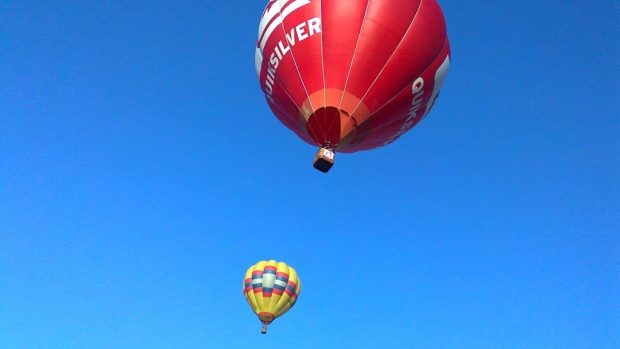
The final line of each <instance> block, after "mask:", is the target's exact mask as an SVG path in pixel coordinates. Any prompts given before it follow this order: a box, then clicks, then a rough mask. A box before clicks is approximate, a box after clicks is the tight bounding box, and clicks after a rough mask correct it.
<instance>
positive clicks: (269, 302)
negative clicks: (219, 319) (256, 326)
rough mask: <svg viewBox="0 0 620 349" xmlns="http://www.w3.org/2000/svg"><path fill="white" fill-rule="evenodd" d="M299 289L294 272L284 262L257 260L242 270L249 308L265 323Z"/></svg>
mask: <svg viewBox="0 0 620 349" xmlns="http://www.w3.org/2000/svg"><path fill="white" fill-rule="evenodd" d="M300 291H301V280H299V277H298V276H297V272H296V271H295V269H293V268H292V267H290V266H288V265H287V264H286V263H284V262H277V261H274V260H270V261H260V262H258V263H256V264H254V265H253V266H251V267H250V268H248V270H247V271H246V273H245V279H244V281H243V295H244V297H245V299H246V301H247V302H248V304H249V305H250V308H252V310H253V311H254V313H255V314H256V315H257V316H258V318H259V320H260V321H261V322H262V323H263V325H264V326H263V333H265V332H266V331H267V328H266V326H267V325H269V324H270V323H271V322H272V321H273V320H275V319H276V318H278V317H280V316H282V315H283V314H284V313H286V312H287V311H288V310H289V309H290V308H291V307H292V306H293V305H295V302H297V297H298V296H299V292H300Z"/></svg>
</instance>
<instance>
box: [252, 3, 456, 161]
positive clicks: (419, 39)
mask: <svg viewBox="0 0 620 349" xmlns="http://www.w3.org/2000/svg"><path fill="white" fill-rule="evenodd" d="M255 63H256V72H257V74H258V77H259V81H260V85H261V88H262V90H263V92H264V94H265V97H266V99H267V102H268V104H269V107H270V108H271V110H272V111H273V113H274V114H275V115H276V116H277V117H278V119H280V121H281V122H282V123H283V124H284V125H286V126H287V127H288V128H289V129H291V130H293V131H294V132H295V133H296V134H297V135H298V136H299V137H300V138H301V139H303V140H304V141H306V142H308V143H310V144H312V145H316V146H318V147H320V148H319V151H318V153H317V155H316V157H315V161H314V166H315V167H316V168H317V169H319V170H321V171H323V172H327V171H328V170H329V169H330V168H331V166H332V165H333V162H334V152H335V151H338V152H345V153H346V152H356V151H361V150H369V149H373V148H376V147H380V146H383V145H386V144H389V143H391V142H393V141H395V140H396V139H398V138H399V137H400V136H401V135H403V134H404V133H405V132H407V131H408V130H410V129H411V128H412V127H414V126H415V125H416V124H417V123H419V122H420V120H422V118H424V116H425V115H426V114H428V112H429V111H430V110H431V108H432V107H433V104H434V103H435V100H436V99H437V96H438V95H439V90H440V88H441V86H442V84H443V82H444V79H445V77H446V74H447V71H448V68H449V65H450V45H449V42H448V37H447V34H446V25H445V20H444V17H443V13H442V11H441V9H440V7H439V5H438V4H437V1H436V0H270V1H269V2H268V3H267V6H266V8H265V10H264V12H263V15H262V17H261V20H260V25H259V30H258V41H257V44H256V60H255Z"/></svg>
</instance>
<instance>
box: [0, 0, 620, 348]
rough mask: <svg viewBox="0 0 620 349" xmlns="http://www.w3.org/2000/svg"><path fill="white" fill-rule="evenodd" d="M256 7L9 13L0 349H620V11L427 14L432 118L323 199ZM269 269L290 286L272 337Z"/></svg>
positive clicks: (464, 9) (3, 19)
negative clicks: (254, 276)
mask: <svg viewBox="0 0 620 349" xmlns="http://www.w3.org/2000/svg"><path fill="white" fill-rule="evenodd" d="M264 3H265V2H264V1H244V2H232V1H229V2H224V1H218V2H215V1H183V2H170V1H150V2H137V1H125V2H122V4H121V3H118V4H116V3H115V4H112V3H106V2H95V1H80V2H75V1H72V2H70V1H5V2H2V3H1V4H0V347H1V348H14V349H21V348H241V347H246V346H249V345H251V346H275V345H278V346H288V347H293V348H300V349H303V348H343V347H344V348H614V347H616V348H617V347H618V346H619V345H620V335H619V332H618V328H620V300H619V298H618V294H619V293H620V279H619V275H620V274H619V273H620V257H619V256H620V219H619V218H618V212H620V184H619V183H620V165H619V164H620V137H619V135H620V121H619V116H620V112H619V110H620V98H619V97H618V90H619V88H620V84H619V83H618V81H619V78H620V72H619V69H618V61H620V47H619V46H620V44H619V42H618V37H619V36H620V20H619V18H620V5H618V3H617V2H613V1H596V2H586V1H537V2H532V3H531V4H530V3H522V2H518V3H517V2H506V1H478V2H473V3H464V2H463V1H454V0H450V1H448V0H444V1H441V5H442V7H443V9H444V12H445V14H446V18H447V22H448V31H449V35H450V39H451V43H452V52H453V56H452V57H453V61H452V66H451V71H450V74H449V76H448V79H447V81H446V84H445V85H444V88H443V92H442V96H441V97H440V99H439V101H438V103H437V105H436V106H435V107H434V110H433V112H432V113H431V115H430V116H429V117H428V118H427V119H425V121H424V122H423V123H422V124H420V125H419V126H418V127H416V128H415V129H414V130H412V131H411V132H409V133H408V134H407V135H405V136H404V137H402V138H401V139H400V140H399V141H398V142H395V143H394V144H392V145H390V146H388V147H385V148H381V149H377V150H374V151H371V152H362V153H356V154H350V155H340V156H338V159H337V164H336V166H335V167H334V169H333V170H332V172H330V173H329V174H328V175H323V174H321V173H319V172H317V171H315V170H314V169H312V168H311V165H310V162H311V159H312V157H313V155H314V152H315V149H314V148H313V147H311V146H309V145H307V144H305V143H303V142H302V141H300V140H299V139H297V138H296V137H295V136H294V135H293V134H292V132H290V131H288V130H287V129H286V128H285V127H284V126H282V125H281V124H279V122H278V120H277V119H276V118H275V117H273V116H272V115H271V113H270V111H269V109H268V106H267V103H266V102H265V101H264V97H263V96H262V94H261V92H260V89H259V87H258V82H257V81H256V76H255V73H254V45H255V40H256V31H257V25H258V18H259V16H260V14H261V12H262V9H263V6H264ZM264 258H275V259H279V260H284V261H286V262H288V263H290V264H291V265H293V266H294V267H296V268H297V270H298V271H299V273H300V276H301V279H302V280H303V283H304V286H303V287H304V288H303V290H302V294H301V296H300V299H299V302H298V303H297V305H296V307H295V308H294V309H293V310H292V311H291V312H289V313H288V314H286V316H284V317H283V318H281V319H279V320H277V321H276V323H274V325H273V326H271V328H270V333H269V335H267V336H261V335H260V334H259V327H260V326H259V323H258V321H257V320H256V318H255V317H254V316H253V315H252V313H251V311H250V310H249V308H248V307H247V304H246V303H245V300H244V299H243V296H242V294H241V282H242V279H243V275H244V272H245V270H246V268H247V267H248V266H250V265H251V264H253V263H254V262H256V261H257V260H259V259H264Z"/></svg>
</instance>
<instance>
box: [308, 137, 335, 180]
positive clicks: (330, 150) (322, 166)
mask: <svg viewBox="0 0 620 349" xmlns="http://www.w3.org/2000/svg"><path fill="white" fill-rule="evenodd" d="M335 156H336V153H335V151H334V147H332V145H331V144H330V142H329V141H327V142H325V143H323V145H322V146H321V148H319V151H317V153H316V155H315V156H314V160H313V161H312V166H314V168H316V169H317V170H319V171H321V172H323V173H327V172H329V170H330V169H331V168H332V166H334V161H335Z"/></svg>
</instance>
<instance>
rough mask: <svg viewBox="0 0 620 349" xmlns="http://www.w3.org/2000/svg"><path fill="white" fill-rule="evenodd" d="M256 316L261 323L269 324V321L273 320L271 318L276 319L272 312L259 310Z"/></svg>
mask: <svg viewBox="0 0 620 349" xmlns="http://www.w3.org/2000/svg"><path fill="white" fill-rule="evenodd" d="M258 318H259V319H260V321H261V322H262V323H263V324H265V325H269V324H270V323H272V322H273V320H275V319H276V316H275V315H273V314H272V313H267V312H261V313H258Z"/></svg>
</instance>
